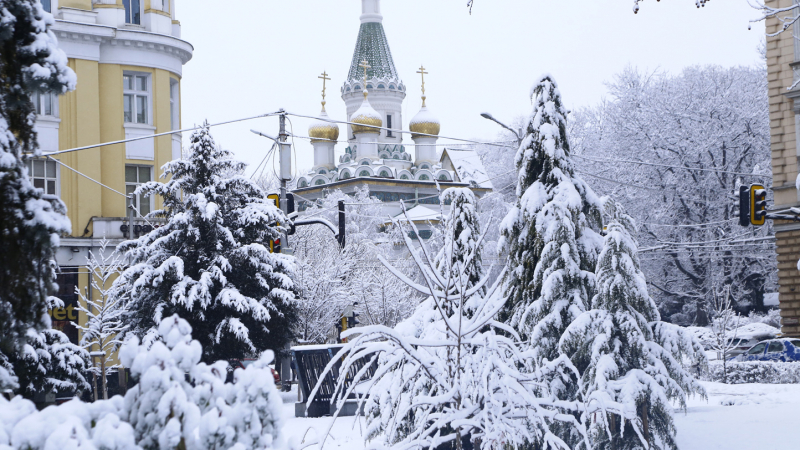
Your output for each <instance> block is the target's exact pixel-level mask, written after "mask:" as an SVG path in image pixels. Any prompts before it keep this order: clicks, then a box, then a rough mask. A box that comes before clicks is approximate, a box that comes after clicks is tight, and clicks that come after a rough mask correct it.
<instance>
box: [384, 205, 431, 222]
mask: <svg viewBox="0 0 800 450" xmlns="http://www.w3.org/2000/svg"><path fill="white" fill-rule="evenodd" d="M394 219H395V220H397V221H399V222H408V221H409V220H411V221H412V222H414V223H417V222H439V221H441V220H442V214H441V211H436V210H433V209H431V208H428V207H425V206H422V205H417V206H415V207H413V208H411V209H409V210H408V211H406V212H405V213H402V212H401V213H400V214H398V215H396V216H394ZM387 223H389V222H387Z"/></svg>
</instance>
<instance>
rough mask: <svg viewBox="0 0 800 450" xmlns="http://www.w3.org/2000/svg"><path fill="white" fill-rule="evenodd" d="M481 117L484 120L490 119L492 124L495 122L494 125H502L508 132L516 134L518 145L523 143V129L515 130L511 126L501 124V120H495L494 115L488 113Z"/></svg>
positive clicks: (482, 114)
mask: <svg viewBox="0 0 800 450" xmlns="http://www.w3.org/2000/svg"><path fill="white" fill-rule="evenodd" d="M481 117H483V118H484V119H489V120H491V121H492V122H494V123H496V124H498V125H500V126H501V127H503V128H505V129H506V130H508V131H510V132H512V133H514V136H516V138H517V142H518V143H521V142H522V137H523V136H522V129H520V130H515V129H513V128H511V127H510V126H508V125H506V124H504V123H503V122H500V121H499V120H497V119H495V118H494V116H493V115H491V114H489V113H487V112H485V113H481Z"/></svg>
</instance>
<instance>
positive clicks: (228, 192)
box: [112, 126, 295, 361]
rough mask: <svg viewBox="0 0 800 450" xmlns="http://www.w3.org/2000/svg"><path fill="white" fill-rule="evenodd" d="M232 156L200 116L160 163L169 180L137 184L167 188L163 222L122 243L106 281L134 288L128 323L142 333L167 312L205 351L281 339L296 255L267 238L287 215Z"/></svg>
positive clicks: (233, 352)
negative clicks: (173, 155)
mask: <svg viewBox="0 0 800 450" xmlns="http://www.w3.org/2000/svg"><path fill="white" fill-rule="evenodd" d="M231 156H232V155H231V152H229V151H227V150H223V149H222V148H220V147H219V146H217V145H216V143H215V142H214V140H213V138H212V137H211V134H210V133H209V128H208V127H207V126H205V127H203V128H201V129H200V130H198V131H196V132H194V133H193V134H192V137H191V149H190V155H189V158H188V159H186V160H180V161H172V162H169V163H167V164H166V165H165V166H164V176H165V177H169V181H168V182H167V183H165V184H162V183H159V182H150V183H147V184H144V185H142V186H140V187H139V188H138V190H137V191H136V193H135V195H141V194H143V195H159V196H161V197H162V198H163V201H164V208H163V209H162V210H159V211H154V212H153V213H151V216H152V217H164V218H166V220H167V223H166V224H165V225H164V226H162V227H160V228H156V229H155V230H153V231H152V232H151V233H149V234H147V235H145V236H142V237H141V238H139V239H137V240H133V241H127V242H123V243H122V244H121V245H120V246H119V248H118V250H119V251H121V252H124V254H125V257H126V258H127V262H128V264H129V268H128V269H127V270H125V271H124V272H123V273H122V275H121V276H120V277H119V278H118V279H117V280H116V282H115V283H114V286H113V289H112V295H113V296H115V297H118V298H119V297H124V296H128V297H129V298H130V301H129V305H128V309H129V314H127V316H126V318H127V324H128V325H129V327H130V332H131V333H133V334H135V335H137V336H139V337H140V338H145V339H148V338H146V336H147V335H148V334H154V331H155V329H156V327H157V326H158V324H159V323H160V321H161V319H162V318H163V317H168V316H171V315H173V314H179V315H181V317H183V318H185V320H186V321H187V322H189V324H190V325H191V326H192V329H193V330H194V333H195V338H196V339H197V340H198V341H199V342H200V343H201V344H202V346H203V349H204V353H203V360H204V361H216V360H219V359H229V358H244V357H247V356H251V355H255V354H258V353H259V352H261V351H263V350H266V349H282V348H283V347H284V346H285V344H287V343H288V342H289V341H290V340H291V339H292V325H293V324H294V322H295V295H294V292H293V290H294V284H293V282H292V278H291V277H292V275H293V273H294V270H295V264H294V258H293V257H292V256H288V255H283V254H273V253H270V251H269V246H268V242H269V241H270V240H275V239H279V238H280V236H281V228H280V227H279V226H278V224H280V223H286V218H285V216H284V215H283V213H282V212H281V211H280V210H279V209H278V208H276V207H275V205H274V204H273V203H272V202H270V201H269V200H267V199H266V194H265V193H264V192H263V191H262V190H261V189H260V188H259V187H258V186H257V185H256V184H255V183H253V182H252V181H251V180H249V179H248V178H246V177H244V176H242V175H240V173H241V172H242V170H243V169H244V166H245V165H244V163H241V162H237V161H234V160H233V159H232V158H231Z"/></svg>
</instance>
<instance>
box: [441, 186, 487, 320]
mask: <svg viewBox="0 0 800 450" xmlns="http://www.w3.org/2000/svg"><path fill="white" fill-rule="evenodd" d="M440 197H441V202H440V204H446V202H448V201H449V202H450V212H449V214H447V215H445V214H443V217H445V220H444V229H445V230H446V232H445V235H444V237H445V242H444V245H443V246H442V248H441V250H439V253H438V254H437V255H436V259H435V262H436V265H435V267H436V270H437V271H438V272H439V273H440V274H441V276H442V277H443V278H445V279H454V280H456V283H459V284H461V285H463V286H462V287H461V288H460V289H462V290H464V291H469V290H470V289H472V288H473V287H475V285H476V284H478V282H480V280H481V279H482V278H483V265H482V261H483V258H482V257H481V256H482V255H481V253H482V245H480V241H481V238H482V236H481V226H480V222H479V219H478V202H477V201H476V199H475V194H474V193H473V192H472V190H470V189H467V188H450V189H446V190H445V191H444V192H443V193H442V195H441V196H440ZM464 276H466V278H465V279H458V278H459V277H464ZM479 294H480V297H483V296H485V295H486V288H483V289H481V290H480V292H479ZM480 297H476V298H480ZM474 306H475V305H472V307H474Z"/></svg>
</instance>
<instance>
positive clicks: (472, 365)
mask: <svg viewBox="0 0 800 450" xmlns="http://www.w3.org/2000/svg"><path fill="white" fill-rule="evenodd" d="M442 198H449V199H452V206H451V210H450V212H449V215H448V216H446V218H445V221H444V225H445V233H444V244H443V246H442V248H441V250H440V251H439V253H438V254H437V255H435V256H434V255H432V254H431V252H430V250H429V248H428V244H427V243H426V242H425V241H422V240H421V241H419V242H418V244H415V243H413V242H412V241H411V239H410V238H409V237H408V235H407V233H404V236H405V242H406V246H407V248H408V249H409V251H410V253H411V255H412V257H413V258H414V260H415V261H416V264H417V265H418V267H419V270H420V272H421V277H422V281H421V282H420V283H416V282H414V281H413V280H411V279H409V278H408V277H406V276H405V275H403V274H402V273H401V272H400V271H398V270H396V269H395V268H394V267H393V266H392V265H391V264H390V263H389V262H388V261H386V259H385V258H383V257H381V261H382V262H383V263H384V264H385V265H386V267H387V268H388V269H389V270H391V271H392V272H394V273H395V275H396V276H397V277H398V278H400V279H401V280H403V281H404V282H405V283H407V284H408V285H409V286H411V287H413V288H414V289H415V290H417V291H419V292H420V293H424V294H427V295H428V298H427V300H425V301H423V302H422V303H421V304H420V305H419V306H418V307H417V309H416V311H415V312H414V314H413V315H412V316H411V317H410V318H409V319H407V320H406V321H404V322H402V323H400V324H399V325H397V326H396V327H394V328H393V329H392V328H389V327H386V326H382V325H373V326H367V327H360V328H356V329H353V330H348V331H347V332H345V333H344V334H343V336H347V337H348V339H350V341H349V342H348V343H347V344H345V346H344V348H343V349H342V350H341V352H340V353H339V354H338V355H337V356H336V357H335V358H334V359H333V360H332V361H331V363H330V364H328V366H327V367H326V371H330V370H333V368H334V366H335V365H337V364H339V361H340V357H342V358H344V359H343V360H341V367H340V368H338V369H337V370H338V372H339V373H348V371H355V372H358V373H357V374H356V375H355V376H354V377H353V379H352V380H347V381H352V383H350V387H349V388H348V389H345V383H346V382H347V381H345V380H344V377H341V378H340V380H339V384H338V386H337V391H336V392H335V394H336V395H334V400H336V401H337V402H338V403H337V405H338V406H339V407H340V408H341V406H342V404H343V402H344V400H345V399H346V398H348V397H349V395H350V394H351V393H352V392H353V389H354V388H355V386H356V385H357V384H358V383H359V382H360V381H365V384H363V385H362V386H364V387H365V388H366V390H367V391H368V393H369V398H368V399H367V400H366V404H365V409H366V411H367V414H366V415H367V436H368V439H370V440H372V441H373V445H374V446H376V447H377V448H382V447H391V448H397V449H413V448H438V449H446V448H449V449H454V448H460V447H461V444H464V445H468V444H469V443H470V442H471V443H473V444H477V443H479V445H480V447H481V448H482V449H485V450H500V449H509V448H515V447H517V448H518V447H524V446H531V447H533V448H541V449H545V448H553V449H564V450H566V449H568V448H569V447H568V446H567V444H566V443H565V442H564V441H563V440H562V439H560V438H559V437H558V436H556V435H554V433H553V432H552V430H551V428H552V427H553V426H554V425H553V424H554V423H562V422H566V423H569V424H571V425H572V426H574V427H575V428H576V429H578V430H579V434H581V435H584V436H585V434H583V433H580V430H581V425H580V424H579V423H577V421H576V420H575V417H574V416H572V415H570V414H562V412H563V409H561V408H564V409H566V408H572V410H578V409H580V408H581V405H580V404H577V403H569V404H568V403H566V402H563V403H562V402H559V401H558V400H557V399H556V398H555V397H554V396H552V395H549V387H548V385H547V383H542V382H541V381H540V380H541V379H542V378H546V377H545V375H549V372H551V371H555V370H556V369H562V368H563V366H571V364H570V363H569V360H567V359H566V358H565V357H562V358H560V359H559V360H558V361H554V362H552V363H550V364H548V365H547V367H543V368H541V369H539V370H534V368H533V367H531V362H532V361H533V352H532V351H531V350H524V351H523V350H520V348H521V347H523V346H522V344H521V342H520V340H519V336H518V335H517V334H516V333H515V332H514V331H513V329H511V328H510V327H508V326H506V325H505V324H503V323H500V322H498V321H497V320H496V317H497V314H498V313H499V311H500V309H501V308H502V307H503V305H504V304H505V298H504V297H503V296H502V294H501V291H502V290H501V288H500V284H501V282H500V281H499V280H498V282H496V283H495V284H494V285H493V286H492V287H491V288H487V280H488V279H489V276H488V275H485V274H483V270H482V268H481V259H480V254H481V251H480V248H481V245H482V241H483V235H482V234H481V232H480V226H479V224H478V223H477V215H476V211H475V198H474V194H473V193H472V192H471V191H470V190H468V189H448V190H446V191H445V192H444V193H443V194H442ZM395 226H397V227H401V226H402V224H401V223H399V222H398V223H395ZM410 227H411V229H412V231H414V232H417V229H416V226H415V225H414V224H413V223H410ZM497 329H500V330H502V332H498V330H497ZM362 358H366V359H368V360H371V361H370V363H371V362H373V361H374V362H376V363H377V368H376V371H375V374H374V375H373V376H372V378H371V379H369V380H364V378H365V374H366V373H367V370H368V369H369V367H370V364H366V365H364V366H363V368H362V369H361V370H357V366H356V364H357V362H358V361H359V360H360V359H362ZM521 369H524V370H521ZM322 378H323V377H320V379H322ZM318 388H319V386H317V387H316V388H315V389H318ZM313 397H314V392H312V394H311V395H310V396H309V401H311V400H312V399H313ZM332 423H333V422H332ZM586 443H587V444H588V442H586Z"/></svg>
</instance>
